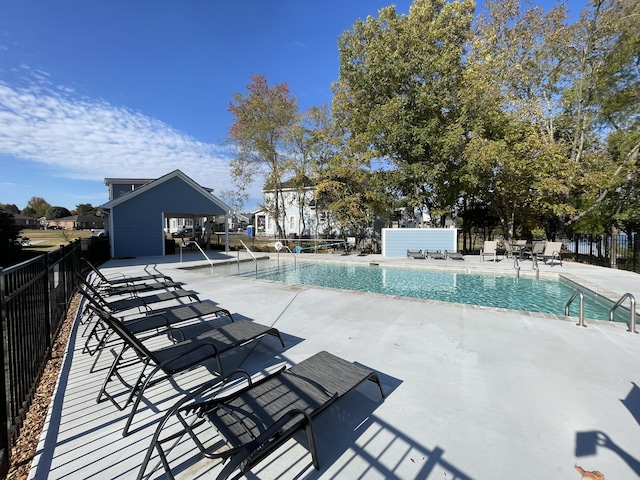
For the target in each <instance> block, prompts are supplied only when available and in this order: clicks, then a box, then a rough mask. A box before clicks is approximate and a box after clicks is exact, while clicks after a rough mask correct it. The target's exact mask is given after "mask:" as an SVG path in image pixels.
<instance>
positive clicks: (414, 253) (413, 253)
mask: <svg viewBox="0 0 640 480" xmlns="http://www.w3.org/2000/svg"><path fill="white" fill-rule="evenodd" d="M407 257H409V258H415V259H418V258H419V259H423V258H424V255H423V254H422V250H409V249H407Z"/></svg>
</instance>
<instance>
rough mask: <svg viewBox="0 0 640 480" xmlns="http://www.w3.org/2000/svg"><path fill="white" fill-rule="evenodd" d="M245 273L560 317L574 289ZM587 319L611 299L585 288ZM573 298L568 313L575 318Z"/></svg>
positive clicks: (309, 270)
mask: <svg viewBox="0 0 640 480" xmlns="http://www.w3.org/2000/svg"><path fill="white" fill-rule="evenodd" d="M242 275H243V276H248V277H254V278H255V277H256V276H257V278H258V279H263V280H271V281H277V282H285V283H293V284H299V285H314V286H322V287H331V288H341V289H346V290H355V291H363V292H372V293H381V294H385V295H398V296H404V297H412V298H422V299H428V300H440V301H444V302H455V303H464V304H469V305H480V306H485V307H497V308H508V309H512V310H525V311H529V312H539V313H550V314H554V315H564V313H565V305H566V303H567V301H568V300H569V299H570V298H571V296H572V295H573V293H574V292H575V289H576V287H575V286H574V285H573V284H570V283H569V282H566V281H564V280H562V279H557V280H556V279H539V280H537V279H535V278H523V277H521V278H516V277H515V275H511V276H507V275H504V274H488V273H486V274H485V273H481V274H480V273H476V274H470V273H461V272H455V271H442V270H437V271H436V270H423V269H406V268H404V269H403V268H399V267H387V266H377V265H376V266H366V265H362V266H361V265H347V264H338V263H311V262H309V263H307V262H304V263H298V265H297V266H294V265H292V264H283V265H280V266H275V267H270V268H262V267H261V268H259V269H258V273H257V274H256V273H255V271H251V272H247V273H243V274H242ZM583 293H584V312H585V318H588V319H596V320H609V310H610V308H611V307H612V306H613V305H612V303H611V302H610V301H608V300H606V299H604V298H602V297H599V296H597V295H595V294H591V293H590V292H587V291H584V290H583ZM578 309H579V302H578V299H576V300H575V301H574V302H573V303H572V305H571V310H570V312H569V313H570V315H572V316H578ZM616 321H621V322H626V321H628V313H627V315H626V317H625V315H624V310H620V309H618V310H617V311H616Z"/></svg>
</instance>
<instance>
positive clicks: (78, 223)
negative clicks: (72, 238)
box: [47, 215, 104, 230]
mask: <svg viewBox="0 0 640 480" xmlns="http://www.w3.org/2000/svg"><path fill="white" fill-rule="evenodd" d="M51 227H57V228H62V229H63V230H83V229H89V228H104V218H101V217H94V216H92V215H71V216H70V217H62V218H56V219H55V220H49V221H47V228H51Z"/></svg>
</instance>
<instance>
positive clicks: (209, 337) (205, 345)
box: [89, 306, 284, 436]
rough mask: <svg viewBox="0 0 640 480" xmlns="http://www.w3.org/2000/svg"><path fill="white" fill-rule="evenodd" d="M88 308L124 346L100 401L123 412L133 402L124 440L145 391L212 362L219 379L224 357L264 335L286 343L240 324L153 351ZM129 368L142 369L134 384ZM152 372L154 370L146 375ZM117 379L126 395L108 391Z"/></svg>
mask: <svg viewBox="0 0 640 480" xmlns="http://www.w3.org/2000/svg"><path fill="white" fill-rule="evenodd" d="M89 308H91V309H93V310H94V313H95V314H96V315H98V316H99V317H100V320H101V321H103V322H104V323H105V324H106V325H107V326H108V327H109V329H110V330H113V332H114V333H115V334H116V335H118V336H119V337H120V338H121V339H122V341H123V343H124V345H123V347H122V349H121V350H120V352H119V353H118V355H117V356H116V358H115V360H114V361H113V363H112V364H111V367H110V368H109V371H108V373H107V377H106V378H105V380H104V383H103V384H102V388H101V389H100V393H98V398H97V401H98V403H100V402H102V401H104V400H110V401H111V402H112V403H113V404H114V405H115V406H116V408H117V409H118V410H124V409H125V408H127V406H128V405H129V404H130V403H131V402H133V406H132V408H131V412H130V413H129V416H128V417H127V421H126V423H125V426H124V429H123V430H122V435H123V436H127V435H128V434H129V427H130V426H131V422H132V421H133V418H134V416H135V414H136V411H137V410H138V406H139V404H140V401H141V400H142V398H143V396H144V394H145V391H146V389H147V388H149V387H150V386H153V385H156V384H158V383H160V382H162V381H163V380H167V379H170V378H172V377H174V376H175V375H177V374H179V373H182V372H185V371H188V370H192V369H193V368H196V367H199V366H202V365H204V364H205V363H207V362H208V361H210V360H215V361H216V363H217V368H218V370H217V371H218V375H222V374H223V373H224V372H223V368H222V360H221V358H220V357H221V355H222V354H223V353H225V352H228V351H229V350H232V349H234V348H237V347H240V346H242V345H246V344H247V343H250V342H253V341H255V340H258V339H260V338H262V337H264V336H265V335H272V336H274V337H277V338H278V339H279V340H280V344H281V345H282V347H284V341H283V340H282V336H281V335H280V332H279V331H278V329H276V328H273V327H267V326H265V325H261V324H259V323H255V322H251V321H249V320H241V321H236V322H232V323H229V324H226V325H222V326H219V327H216V328H212V329H210V330H208V331H206V332H204V333H202V334H200V335H198V336H196V337H192V338H189V339H186V340H183V341H179V342H177V343H173V344H170V345H168V346H163V347H160V348H158V349H155V350H152V349H151V348H148V347H147V346H146V345H145V344H144V343H143V341H142V340H140V339H139V338H138V337H136V335H134V334H133V333H132V331H131V330H130V329H129V328H127V326H126V325H125V324H124V323H122V322H120V321H119V320H118V319H117V318H115V317H113V316H112V315H109V314H107V313H106V312H104V311H102V310H100V309H96V308H94V307H93V306H92V307H89ZM166 333H167V332H166V331H165V332H160V334H161V335H165V334H166ZM148 339H149V337H147V339H146V340H148ZM130 350H131V351H133V352H134V354H135V357H136V360H135V361H132V360H131V359H129V360H127V359H125V353H127V352H128V351H130ZM130 366H139V367H140V373H139V374H138V376H137V378H136V379H135V380H134V381H133V382H131V381H130V380H129V376H127V379H125V378H124V376H123V374H122V372H121V370H122V369H123V368H126V367H130ZM149 369H151V370H150V371H149V372H148V373H147V371H148V370H149ZM159 372H161V374H162V376H160V377H158V378H155V375H156V374H158V373H159ZM114 379H118V380H119V381H120V383H121V384H122V385H123V386H125V387H126V391H125V392H124V393H123V392H120V393H117V394H115V395H114V394H111V393H109V392H108V391H107V386H108V385H109V383H111V381H112V380H114ZM120 395H127V397H126V399H125V401H124V402H123V403H119V402H118V401H117V399H116V397H117V396H120Z"/></svg>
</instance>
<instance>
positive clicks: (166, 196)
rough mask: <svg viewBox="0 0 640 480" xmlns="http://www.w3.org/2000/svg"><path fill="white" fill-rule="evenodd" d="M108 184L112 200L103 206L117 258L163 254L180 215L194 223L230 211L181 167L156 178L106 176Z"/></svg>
mask: <svg viewBox="0 0 640 480" xmlns="http://www.w3.org/2000/svg"><path fill="white" fill-rule="evenodd" d="M105 185H107V186H108V188H109V201H108V202H107V203H105V204H104V205H102V206H101V207H100V209H101V211H102V212H103V214H104V215H105V216H106V229H107V231H108V232H109V238H110V248H111V256H112V257H113V258H123V257H141V256H151V255H163V254H165V253H166V251H167V250H166V247H167V238H166V232H167V230H168V229H169V225H171V224H172V221H173V220H175V221H176V223H174V225H176V226H177V225H178V223H177V222H178V220H179V219H181V220H183V221H185V220H190V222H191V225H193V224H194V222H195V223H198V224H199V223H200V222H205V221H207V222H208V221H210V220H214V219H216V218H218V217H223V218H226V217H227V215H228V212H229V211H230V208H229V207H228V206H227V205H226V204H225V203H224V202H222V201H221V200H220V199H218V198H217V197H215V196H214V195H213V194H212V193H211V189H207V188H204V187H202V186H200V185H199V184H198V183H196V182H195V181H194V180H192V179H191V178H189V177H188V176H187V175H185V174H184V173H183V172H181V171H180V170H174V171H173V172H171V173H168V174H167V175H164V176H163V177H160V178H158V179H156V180H148V179H117V178H106V179H105ZM225 223H226V222H225ZM180 228H182V225H180ZM176 230H178V229H177V228H176ZM225 245H228V239H227V241H226V242H225ZM170 251H171V250H169V252H170Z"/></svg>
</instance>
